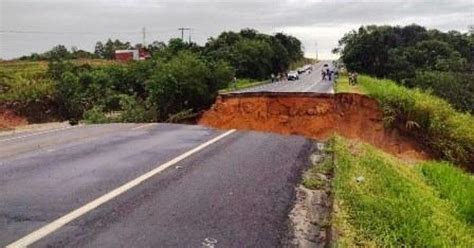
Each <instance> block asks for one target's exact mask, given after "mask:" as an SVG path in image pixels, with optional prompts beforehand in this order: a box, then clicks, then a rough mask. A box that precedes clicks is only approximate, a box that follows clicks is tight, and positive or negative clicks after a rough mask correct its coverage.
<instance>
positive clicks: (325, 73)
mask: <svg viewBox="0 0 474 248" xmlns="http://www.w3.org/2000/svg"><path fill="white" fill-rule="evenodd" d="M321 75H322V76H323V80H326V79H327V80H329V81H331V80H332V78H333V75H334V79H336V78H337V77H338V76H339V72H338V71H337V70H335V71H332V70H330V69H329V68H327V69H326V70H324V69H323V70H322V71H321Z"/></svg>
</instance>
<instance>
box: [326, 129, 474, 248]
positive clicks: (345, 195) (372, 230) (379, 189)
mask: <svg viewBox="0 0 474 248" xmlns="http://www.w3.org/2000/svg"><path fill="white" fill-rule="evenodd" d="M332 142H333V143H332V150H333V152H334V167H335V178H334V181H333V190H334V198H335V199H334V200H335V201H334V202H335V203H334V204H335V206H334V209H335V211H334V215H333V225H334V227H335V229H336V230H337V237H338V238H337V246H340V247H354V246H368V247H473V245H474V226H473V224H472V216H473V208H474V202H473V199H474V197H473V193H474V188H473V185H474V179H473V177H472V176H471V175H468V174H466V173H464V172H462V171H461V170H459V169H456V168H455V167H453V166H452V165H446V164H443V163H438V162H427V163H423V164H417V165H412V164H406V163H405V162H403V161H401V160H398V159H397V158H395V157H393V156H391V155H388V154H385V153H383V152H381V151H380V150H377V149H375V148H374V147H371V146H369V145H366V144H360V143H356V142H353V141H347V140H344V139H342V138H340V137H336V138H334V140H333V141H332ZM357 178H359V179H360V180H359V181H358V180H356V179H357Z"/></svg>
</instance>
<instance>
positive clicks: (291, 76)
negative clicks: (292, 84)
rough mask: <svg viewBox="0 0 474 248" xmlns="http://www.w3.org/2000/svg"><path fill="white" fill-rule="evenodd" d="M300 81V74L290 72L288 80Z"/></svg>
mask: <svg viewBox="0 0 474 248" xmlns="http://www.w3.org/2000/svg"><path fill="white" fill-rule="evenodd" d="M298 79H300V76H298V72H296V71H290V72H288V80H289V81H294V80H298Z"/></svg>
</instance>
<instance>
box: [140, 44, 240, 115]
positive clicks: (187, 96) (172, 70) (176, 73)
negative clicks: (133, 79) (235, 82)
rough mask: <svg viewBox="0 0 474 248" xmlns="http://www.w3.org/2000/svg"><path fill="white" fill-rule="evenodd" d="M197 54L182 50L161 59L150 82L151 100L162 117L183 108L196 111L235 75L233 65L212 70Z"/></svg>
mask: <svg viewBox="0 0 474 248" xmlns="http://www.w3.org/2000/svg"><path fill="white" fill-rule="evenodd" d="M211 68H212V67H210V66H208V65H207V64H206V63H205V62H204V61H203V60H202V59H200V58H199V57H198V56H197V55H196V54H192V53H189V52H181V53H179V54H178V55H177V56H176V57H174V58H172V59H171V60H170V61H168V62H163V63H161V64H160V65H159V66H158V68H157V69H156V70H155V72H154V73H153V75H152V77H151V79H150V81H149V83H148V84H147V86H148V94H149V97H150V101H151V102H152V103H153V104H154V106H156V108H157V110H158V114H159V119H160V120H166V119H167V118H168V117H169V116H170V115H173V114H176V113H178V112H181V111H183V110H187V109H193V110H195V111H198V110H201V109H203V108H206V107H208V106H209V105H210V104H211V103H212V101H213V99H214V97H215V96H216V94H217V90H218V89H219V88H220V87H222V86H223V85H225V84H226V83H227V81H228V80H229V77H232V76H233V73H232V71H231V69H230V67H227V66H224V65H221V66H220V67H219V69H218V70H217V71H218V72H219V73H216V74H213V72H212V70H211Z"/></svg>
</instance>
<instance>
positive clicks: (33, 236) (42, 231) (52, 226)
mask: <svg viewBox="0 0 474 248" xmlns="http://www.w3.org/2000/svg"><path fill="white" fill-rule="evenodd" d="M235 131H236V130H235V129H232V130H229V131H227V132H225V133H223V134H221V135H219V136H217V137H215V138H213V139H211V140H209V141H207V142H205V143H203V144H201V145H199V146H197V147H196V148H194V149H192V150H189V151H187V152H185V153H183V154H181V155H179V156H178V157H176V158H174V159H172V160H170V161H168V162H166V163H164V164H161V165H159V166H158V167H156V168H155V169H153V170H151V171H149V172H147V173H145V174H143V175H141V176H139V177H137V178H135V179H133V180H132V181H129V182H128V183H125V184H123V185H122V186H120V187H118V188H116V189H114V190H112V191H110V192H108V193H106V194H105V195H103V196H101V197H99V198H97V199H95V200H93V201H91V202H89V203H87V204H85V205H83V206H82V207H80V208H78V209H76V210H74V211H72V212H69V213H68V214H66V215H64V216H62V217H60V218H58V219H56V220H54V221H53V222H51V223H49V224H46V225H44V226H43V227H40V228H39V229H37V230H36V231H34V232H32V233H30V234H28V235H26V236H24V237H23V238H21V239H19V240H17V241H15V242H13V243H11V244H9V245H7V246H6V248H17V247H27V246H29V245H31V244H33V243H34V242H36V241H38V240H40V239H42V238H44V237H45V236H47V235H49V234H51V233H53V232H54V231H56V230H58V229H59V228H61V227H62V226H64V225H66V224H67V223H69V222H71V221H73V220H75V219H77V218H79V217H80V216H82V215H84V214H86V213H88V212H90V211H91V210H93V209H95V208H97V207H99V206H100V205H102V204H104V203H106V202H108V201H110V200H112V199H114V198H115V197H117V196H119V195H121V194H123V193H124V192H126V191H128V190H130V189H131V188H133V187H135V186H137V185H139V184H141V183H142V182H144V181H145V180H147V179H149V178H151V177H153V176H154V175H156V174H158V173H160V172H162V171H164V170H165V169H167V168H168V167H170V166H173V165H174V164H176V163H178V162H180V161H181V160H183V159H185V158H187V157H189V156H191V155H193V154H194V153H197V152H199V151H200V150H202V149H204V148H206V147H207V146H209V145H212V144H213V143H215V142H217V141H219V140H220V139H222V138H224V137H226V136H227V135H230V134H232V133H233V132H235Z"/></svg>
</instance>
